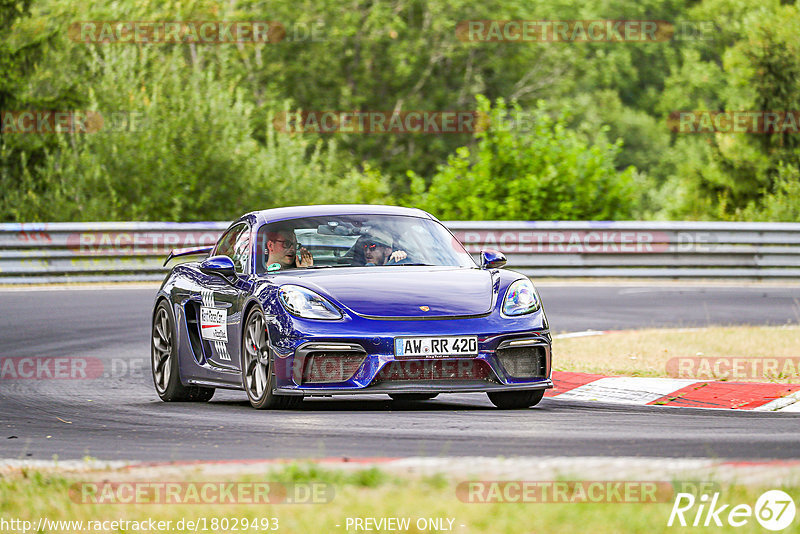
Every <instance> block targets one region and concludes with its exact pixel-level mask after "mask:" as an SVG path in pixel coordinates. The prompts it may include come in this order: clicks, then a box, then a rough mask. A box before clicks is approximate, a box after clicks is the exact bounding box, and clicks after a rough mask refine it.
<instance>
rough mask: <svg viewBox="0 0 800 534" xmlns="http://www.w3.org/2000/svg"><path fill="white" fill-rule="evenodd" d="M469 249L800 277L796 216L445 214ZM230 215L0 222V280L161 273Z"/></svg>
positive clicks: (669, 272) (614, 271)
mask: <svg viewBox="0 0 800 534" xmlns="http://www.w3.org/2000/svg"><path fill="white" fill-rule="evenodd" d="M445 225H446V226H448V228H450V230H451V231H453V233H454V234H455V235H456V237H458V238H459V240H460V241H461V242H462V243H464V245H465V246H466V247H467V250H469V251H470V252H471V253H474V254H477V253H478V252H479V251H480V250H481V249H482V248H494V249H497V250H500V251H501V252H503V253H505V254H506V255H507V256H508V266H509V267H510V268H512V269H514V270H518V271H520V272H523V273H525V274H527V275H530V276H533V277H539V278H540V277H635V278H639V277H647V278H650V277H652V278H750V279H791V278H795V279H800V223H719V222H641V221H614V222H606V221H564V222H560V221H530V222H528V221H480V222H478V221H475V222H458V221H453V222H445ZM227 226H228V223H226V222H203V223H163V222H151V223H145V222H103V223H30V224H28V223H22V224H19V223H3V224H0V283H52V282H66V281H75V282H93V281H124V280H160V279H162V278H163V277H164V275H165V273H166V269H165V268H164V267H163V266H162V262H163V261H164V258H165V257H166V255H167V254H168V253H169V251H170V250H171V249H173V248H183V247H191V246H195V245H203V244H213V243H214V242H215V241H216V239H217V237H218V236H219V235H220V233H221V232H222V231H223V230H224V229H225V228H227Z"/></svg>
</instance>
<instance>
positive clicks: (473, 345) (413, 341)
mask: <svg viewBox="0 0 800 534" xmlns="http://www.w3.org/2000/svg"><path fill="white" fill-rule="evenodd" d="M394 355H395V356H396V357H398V358H418V357H423V358H446V357H448V356H462V357H467V356H477V355H478V338H477V336H441V337H398V338H395V340H394Z"/></svg>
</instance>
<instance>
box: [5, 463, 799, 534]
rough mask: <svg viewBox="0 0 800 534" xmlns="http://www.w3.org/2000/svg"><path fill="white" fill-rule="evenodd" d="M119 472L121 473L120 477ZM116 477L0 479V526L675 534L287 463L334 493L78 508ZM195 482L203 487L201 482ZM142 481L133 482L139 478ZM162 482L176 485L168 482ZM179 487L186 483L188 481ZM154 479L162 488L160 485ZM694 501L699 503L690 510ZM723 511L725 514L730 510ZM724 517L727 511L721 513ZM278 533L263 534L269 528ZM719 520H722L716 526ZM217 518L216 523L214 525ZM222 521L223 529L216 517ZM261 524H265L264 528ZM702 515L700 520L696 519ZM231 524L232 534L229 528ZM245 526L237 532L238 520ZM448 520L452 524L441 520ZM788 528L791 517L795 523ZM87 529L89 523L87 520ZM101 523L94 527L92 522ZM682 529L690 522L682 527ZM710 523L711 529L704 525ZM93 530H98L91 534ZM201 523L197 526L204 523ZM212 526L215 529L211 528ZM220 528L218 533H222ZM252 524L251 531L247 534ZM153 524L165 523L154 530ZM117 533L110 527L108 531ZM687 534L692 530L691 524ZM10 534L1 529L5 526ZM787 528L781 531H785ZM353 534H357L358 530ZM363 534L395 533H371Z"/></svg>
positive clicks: (638, 514) (659, 514) (736, 488)
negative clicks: (367, 526) (86, 494)
mask: <svg viewBox="0 0 800 534" xmlns="http://www.w3.org/2000/svg"><path fill="white" fill-rule="evenodd" d="M123 475H124V473H123ZM109 477H110V478H111V479H116V481H117V482H119V473H107V472H100V473H90V474H81V475H79V476H76V475H69V476H65V475H63V474H52V473H50V474H46V473H42V472H33V471H21V472H17V473H14V474H12V475H10V476H5V477H3V478H1V479H0V518H2V519H3V520H6V521H9V520H21V521H23V520H24V521H30V522H31V523H32V524H33V525H34V527H33V528H34V529H35V528H36V525H38V524H39V520H40V518H43V517H44V518H47V520H48V521H50V523H48V525H50V528H47V529H44V530H45V531H52V532H56V531H65V532H81V531H88V529H87V527H89V528H90V529H91V531H93V532H97V531H115V532H194V531H195V529H194V528H186V527H185V526H184V528H177V526H178V525H179V522H180V521H181V520H183V522H184V525H185V524H186V522H187V521H194V522H197V523H198V524H199V527H198V528H197V531H199V532H203V531H214V532H276V531H277V532H291V533H307V532H342V533H346V532H355V531H357V530H356V529H355V528H353V526H352V525H351V528H349V529H348V528H347V526H348V522H347V520H348V518H351V519H354V518H361V519H366V518H374V519H376V520H380V518H389V517H391V518H408V521H409V523H408V525H409V526H408V527H407V528H405V529H402V531H403V532H411V533H415V532H458V533H483V532H486V533H522V532H559V533H572V532H576V533H577V532H580V533H583V532H589V531H591V532H596V533H620V532H626V533H639V532H641V533H653V532H675V531H676V530H682V529H680V527H676V526H673V527H668V526H667V521H668V519H669V516H670V513H671V510H672V507H673V502H674V496H669V498H668V499H662V500H663V502H656V503H639V502H636V503H619V502H617V503H607V502H588V503H587V502H582V503H569V502H561V503H530V502H526V503H490V504H485V503H469V502H464V501H463V500H462V499H461V498H459V495H461V496H462V497H463V493H462V494H457V492H456V488H457V485H458V482H460V481H458V480H450V479H447V478H444V477H443V476H435V477H427V478H407V477H400V476H397V475H394V474H389V473H385V472H383V471H381V470H379V469H375V468H372V469H365V470H361V471H354V472H342V471H338V470H332V469H325V468H320V467H319V466H315V465H312V466H303V465H289V466H286V467H283V468H281V469H279V470H278V471H275V472H274V473H272V474H271V475H269V481H270V482H271V483H277V482H280V483H284V484H288V483H293V484H303V483H322V484H329V485H331V486H332V487H333V490H334V491H333V493H332V496H333V498H332V499H330V500H328V501H327V502H320V503H316V504H224V505H220V504H207V503H206V504H178V505H176V504H153V503H137V504H98V503H96V502H90V503H83V502H81V498H80V497H77V496H76V495H75V492H74V488H75V486H76V484H80V483H81V482H86V481H93V482H95V483H101V482H102V481H103V480H108V479H109ZM202 480H203V481H206V482H207V481H208V480H209V478H208V477H205V478H203V479H202ZM138 481H139V482H142V480H141V479H138ZM170 481H178V480H177V478H176V477H172V478H171V479H170ZM180 481H182V482H185V483H191V482H193V479H192V478H191V475H186V476H185V477H183V478H181V479H180ZM227 481H234V482H238V483H252V482H263V481H264V479H263V477H258V478H257V477H253V476H244V477H242V476H238V477H232V478H228V479H226V482H227ZM159 482H164V481H163V480H159ZM768 489H778V488H776V487H770V488H761V487H752V486H744V485H722V486H720V485H718V486H717V487H716V488H715V491H719V493H720V496H719V503H730V504H731V505H732V506H733V505H736V504H747V505H749V506H751V507H753V506H754V505H755V503H756V501H757V499H758V497H759V496H760V495H761V494H762V493H763V492H764V491H765V490H768ZM780 489H782V490H783V491H786V492H787V493H789V495H791V496H794V498H795V499H797V498H798V496H800V491H798V490H800V488H798V487H783V488H780ZM698 504H699V503H698ZM732 506H731V507H732ZM731 507H728V510H730V508H731ZM697 510H698V507H697V506H695V507H694V508H693V509H691V510H690V511H689V512H686V517H687V518H688V519H689V521H690V522H691V521H693V520H694V516H695V514H696V512H697ZM726 513H727V512H726ZM273 518H274V519H277V530H271V529H272V528H273V526H274V525H275V524H276V523H274V522H273V521H272V519H273ZM724 518H725V514H723V520H724ZM215 519H216V523H215V522H214V520H215ZM223 519H226V520H227V523H225V524H223V523H222V520H223ZM264 519H268V521H266V522H263V521H264ZM427 519H433V520H441V522H440V523H434V525H436V526H434V527H433V528H431V526H430V525H431V523H427V524H426V525H425V526H423V528H420V525H421V523H419V524H418V521H420V520H427ZM704 519H705V515H704V514H703V516H702V517H701V519H700V521H701V524H702V521H704ZM149 520H153V521H155V522H158V521H164V522H166V521H169V522H170V523H169V526H168V528H166V529H161V528H157V529H155V530H150V529H149V526H148V525H147V524H146V523H142V524H140V525H135V524H126V525H122V526H120V525H111V524H108V525H107V526H109V527H112V528H108V529H104V528H102V525H103V523H104V522H110V521H129V522H146V521H149ZM234 520H235V521H236V523H237V528H233V526H234ZM245 520H246V521H247V527H246V528H242V525H243V524H244V521H245ZM450 520H452V521H450ZM55 521H72V522H76V521H77V522H82V523H81V524H80V525H78V524H76V523H72V524H71V525H62V528H56V527H55V526H54V525H53V523H52V522H55ZM796 521H797V520H796ZM89 522H93V523H89ZM94 522H100V523H94ZM689 524H691V523H689ZM712 524H713V523H712ZM92 525H94V526H95V527H97V526H100V527H101V528H100V529H97V528H92ZM203 525H205V526H203ZM214 525H216V527H215V528H212V526H214ZM225 525H227V526H225ZM254 525H255V527H256V528H253V526H254ZM264 525H267V528H264ZM162 526H166V525H165V524H162ZM113 527H116V528H113ZM442 527H445V528H442ZM690 528H691V527H690ZM5 530H10V529H5ZM703 530H704V531H710V532H740V533H749V532H762V531H763V529H762V528H761V526H760V525H759V524H758V522H757V520H756V519H755V518H754V517H751V518H750V519H749V521H748V522H747V524H745V525H744V526H743V527H740V528H734V527H730V526H728V527H723V528H721V529H720V528H712V529H703ZM790 530H791V528H790V529H789V531H790ZM358 531H364V530H363V529H362V530H358ZM371 531H372V532H391V531H395V532H396V531H399V529H398V530H389V529H380V528H377V529H373V530H371Z"/></svg>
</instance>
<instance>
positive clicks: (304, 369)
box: [269, 312, 553, 396]
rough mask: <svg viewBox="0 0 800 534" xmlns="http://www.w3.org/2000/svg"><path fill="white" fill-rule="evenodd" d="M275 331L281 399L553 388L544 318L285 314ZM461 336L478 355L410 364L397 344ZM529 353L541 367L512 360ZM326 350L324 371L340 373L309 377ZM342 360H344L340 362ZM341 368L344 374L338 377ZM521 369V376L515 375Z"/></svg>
mask: <svg viewBox="0 0 800 534" xmlns="http://www.w3.org/2000/svg"><path fill="white" fill-rule="evenodd" d="M501 326H502V327H503V328H500V327H501ZM269 328H270V339H271V340H277V341H276V342H274V343H272V349H273V353H274V354H275V359H274V363H275V366H274V369H275V378H276V388H275V390H274V391H275V393H278V394H281V395H304V396H329V395H354V394H373V393H468V392H494V391H512V390H539V389H548V388H552V387H553V383H552V381H551V380H550V370H551V338H550V333H549V330H548V329H547V323H546V319H544V314H543V313H542V312H537V313H534V314H531V315H530V316H524V317H521V318H516V319H508V318H499V317H483V318H468V319H453V320H439V321H408V320H402V321H386V320H380V321H376V320H370V319H366V318H360V317H359V318H355V319H353V318H347V319H345V320H343V321H310V320H304V319H299V318H296V317H286V316H284V317H282V318H281V319H280V320H277V321H275V322H274V323H272V324H271V325H270V327H269ZM345 332H346V333H347V334H349V335H345V334H344V333H345ZM456 335H458V336H464V335H476V336H477V338H478V355H477V357H469V358H463V357H447V358H437V359H407V358H396V357H395V355H394V340H395V338H396V337H399V336H404V337H405V336H456ZM512 345H513V347H512ZM524 347H529V348H530V350H532V351H538V352H537V354H538V355H537V356H536V358H538V360H537V361H539V362H540V363H539V365H538V367H535V366H534V367H535V368H531V367H530V366H528V367H525V366H522V367H520V366H517V365H514V363H515V362H514V361H512V360H509V357H513V356H514V354H515V353H513V350H517V351H519V350H521V349H523V348H524ZM325 351H327V353H325V357H326V358H328V360H327V361H326V364H325V366H326V367H324V368H330V369H333V371H334V372H333V373H332V372H317V373H316V374H315V372H314V371H311V372H309V371H308V369H309V366H310V365H311V363H310V362H311V361H312V358H313V357H315V354H318V353H322V352H325ZM336 355H340V356H341V359H340V360H337V359H336V358H335V357H334V356H336ZM331 360H333V361H335V362H336V363H335V365H334V364H331V363H330V362H331ZM340 361H341V362H342V363H341V365H340V364H339V362H340ZM503 362H505V365H504V364H503ZM509 362H510V363H509ZM520 369H522V371H520ZM337 370H338V372H340V373H341V375H339V376H338V378H334V379H332V378H331V377H332V376H337V375H335V371H337ZM515 370H516V374H517V375H520V376H514V371H515Z"/></svg>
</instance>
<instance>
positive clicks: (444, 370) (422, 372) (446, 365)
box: [373, 359, 491, 383]
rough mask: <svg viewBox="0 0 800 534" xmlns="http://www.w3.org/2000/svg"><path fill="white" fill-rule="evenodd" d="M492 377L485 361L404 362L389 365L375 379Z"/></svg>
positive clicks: (377, 380)
mask: <svg viewBox="0 0 800 534" xmlns="http://www.w3.org/2000/svg"><path fill="white" fill-rule="evenodd" d="M490 375H491V370H490V369H489V365H488V364H487V363H486V362H484V361H483V360H468V359H464V360H403V361H394V362H390V363H388V364H387V365H386V366H384V368H383V369H381V371H380V372H379V373H378V376H376V377H375V380H374V381H373V383H375V382H379V381H383V380H485V379H487V378H489V376H490Z"/></svg>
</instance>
